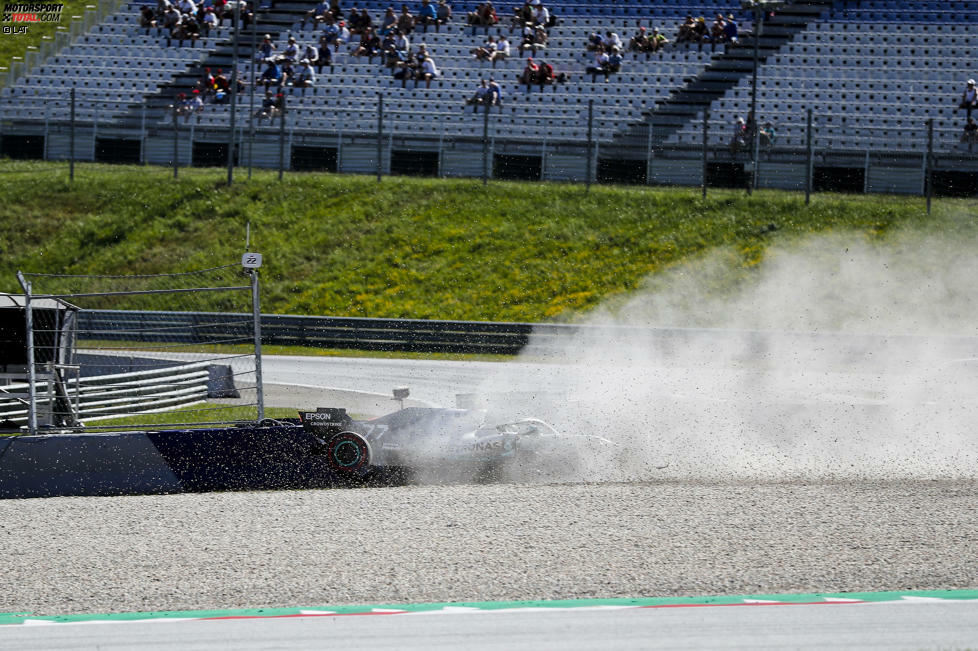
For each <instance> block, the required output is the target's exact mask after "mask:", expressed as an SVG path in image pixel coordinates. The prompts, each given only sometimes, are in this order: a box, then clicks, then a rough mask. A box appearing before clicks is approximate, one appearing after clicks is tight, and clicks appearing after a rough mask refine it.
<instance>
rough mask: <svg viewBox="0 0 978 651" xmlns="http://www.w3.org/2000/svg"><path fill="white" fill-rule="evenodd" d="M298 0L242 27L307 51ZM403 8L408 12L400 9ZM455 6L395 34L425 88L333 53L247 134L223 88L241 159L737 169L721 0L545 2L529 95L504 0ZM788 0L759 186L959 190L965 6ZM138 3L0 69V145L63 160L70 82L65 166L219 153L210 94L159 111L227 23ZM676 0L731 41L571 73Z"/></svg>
mask: <svg viewBox="0 0 978 651" xmlns="http://www.w3.org/2000/svg"><path fill="white" fill-rule="evenodd" d="M154 4H155V3H154ZM313 4H314V3H313V2H312V0H303V1H298V0H279V1H277V2H275V3H274V6H271V5H263V6H259V7H258V10H257V11H256V18H257V21H256V22H257V34H258V35H259V37H260V36H261V35H264V34H266V33H267V34H270V35H271V36H272V38H273V40H275V41H276V42H279V43H280V44H283V43H284V42H285V41H286V39H287V38H288V37H289V36H294V37H296V40H297V42H298V43H299V44H300V45H305V44H314V43H315V42H316V40H317V39H318V30H315V29H314V28H313V27H312V25H311V23H307V24H304V23H303V18H304V15H305V13H306V12H307V11H308V10H309V9H310V8H311V7H312V6H313ZM390 4H391V3H389V2H382V1H379V0H368V1H366V2H364V1H363V0H360V1H358V2H344V3H343V9H344V12H345V11H348V10H349V9H350V7H351V6H354V5H355V6H356V7H360V8H363V7H366V8H368V9H369V10H370V12H371V14H372V16H373V17H374V20H375V22H376V21H377V20H378V19H379V18H380V16H381V15H382V14H383V12H384V10H385V9H386V8H387V7H388V6H389V5H390ZM418 4H420V3H418V2H412V3H410V5H409V6H410V7H411V9H412V10H416V8H417V5H418ZM452 4H453V8H454V19H453V21H452V22H451V23H450V24H448V25H446V26H444V27H442V28H441V29H440V30H439V31H435V30H434V29H433V28H429V29H428V30H427V32H421V31H420V30H419V31H417V32H416V33H415V34H414V35H413V36H412V45H415V46H416V45H417V44H419V43H422V42H423V43H425V44H426V46H427V49H428V50H429V51H430V52H431V54H432V56H433V58H434V59H435V61H436V64H437V66H438V68H439V70H440V72H441V76H440V77H439V78H438V79H437V80H435V81H434V82H432V84H431V87H430V88H426V87H425V86H424V85H423V84H418V85H417V86H416V85H415V83H414V82H407V84H406V87H402V83H401V81H398V80H395V79H393V78H392V76H391V71H390V70H389V69H387V68H385V67H383V66H381V65H379V63H378V60H377V59H373V60H372V61H368V60H367V59H366V58H362V57H361V58H358V57H353V56H351V55H349V53H348V49H349V48H343V49H342V50H341V51H340V52H338V53H337V54H336V55H335V56H334V60H333V65H332V66H330V67H328V68H324V69H323V71H322V73H321V74H320V75H319V76H318V79H317V81H316V84H315V85H314V87H312V88H308V89H304V90H303V89H299V88H291V87H287V88H286V89H285V94H286V101H287V109H288V110H287V114H286V118H285V122H284V129H282V128H281V126H282V125H280V124H279V122H278V121H276V122H275V123H274V124H272V125H268V124H267V122H266V123H264V124H262V125H259V126H257V127H256V131H255V134H254V136H253V137H251V135H250V121H249V118H250V116H251V115H253V114H254V112H255V109H256V104H260V102H261V93H259V92H256V93H255V99H254V100H252V98H251V96H250V94H249V93H248V92H244V93H241V94H239V96H238V106H237V109H238V110H237V112H236V114H237V117H236V120H235V129H236V134H235V142H236V143H237V145H236V146H237V148H238V149H237V151H238V157H237V160H238V163H239V164H246V163H247V162H248V161H249V160H250V161H252V162H253V163H254V165H256V166H259V167H276V166H278V164H279V155H280V151H281V152H283V153H284V165H285V166H286V167H287V168H293V169H328V170H336V171H340V172H362V173H375V172H377V171H380V172H381V173H385V174H387V173H395V174H396V173H423V174H432V175H434V174H438V175H444V176H479V175H480V174H481V173H482V171H483V164H484V163H483V161H484V156H486V154H488V156H487V157H486V160H489V161H491V165H490V167H491V168H492V169H491V170H490V174H491V175H492V176H495V177H505V178H525V179H538V178H539V179H547V180H578V181H579V180H584V179H585V178H596V179H598V180H605V181H627V182H639V183H650V184H651V183H663V184H688V185H698V184H700V183H701V182H703V180H704V175H705V176H706V177H707V180H708V181H709V182H711V183H715V184H729V185H739V184H741V183H743V182H744V178H745V174H746V173H747V172H749V170H750V169H751V168H752V166H753V165H754V162H753V158H754V156H753V152H751V151H749V150H750V148H746V149H747V150H746V151H744V150H741V151H736V150H732V149H731V147H729V142H730V140H731V133H732V131H733V127H734V125H735V124H736V118H737V117H744V116H747V115H748V114H749V113H750V109H751V106H752V93H753V90H754V89H753V88H752V73H753V71H754V45H755V38H754V35H753V31H754V30H753V26H752V24H751V22H752V14H751V13H750V12H747V11H743V10H742V9H741V3H740V2H739V0H661V1H660V0H656V1H654V2H638V1H637V0H625V1H624V2H618V1H615V2H608V1H599V0H574V1H571V2H563V1H554V2H550V3H547V6H548V7H549V8H550V9H551V11H552V12H553V13H554V14H556V16H557V17H558V19H559V24H558V25H557V26H556V27H554V28H552V29H551V31H550V38H549V41H548V43H547V46H546V48H544V49H542V50H540V51H539V52H538V53H537V57H538V58H544V59H546V60H547V61H549V62H550V63H551V64H553V66H554V67H555V68H556V69H557V70H558V71H561V72H566V73H568V74H569V75H570V80H569V81H568V82H567V83H565V84H555V85H553V86H551V87H548V88H546V89H545V90H543V91H541V89H540V88H533V89H532V91H529V92H528V91H527V89H526V87H521V86H519V85H518V83H517V76H518V75H519V73H520V71H521V70H522V67H523V64H524V60H523V59H522V58H521V56H520V55H519V53H518V51H517V50H516V49H515V46H516V44H517V42H518V39H516V38H515V37H516V36H517V35H518V34H517V33H511V32H510V30H509V16H508V14H509V12H510V11H511V5H510V4H509V3H505V4H501V6H500V8H499V12H500V17H501V22H500V24H499V25H498V26H496V27H492V28H489V29H488V30H487V29H485V28H481V27H480V28H477V29H476V28H473V27H471V26H468V25H466V24H465V12H466V11H469V10H471V9H473V8H474V5H475V3H474V2H469V1H467V2H456V3H452ZM785 4H786V6H784V7H783V8H781V9H779V10H778V11H777V12H775V13H773V14H771V15H767V16H765V18H764V23H763V28H762V30H761V34H760V36H759V37H758V39H757V45H758V51H759V65H758V68H757V79H758V83H757V89H756V95H757V97H756V102H757V103H756V107H757V118H758V123H759V124H764V123H765V122H768V121H770V122H771V123H772V124H773V125H774V127H775V130H776V133H777V137H776V139H775V141H774V144H773V146H771V147H765V148H764V149H763V150H762V151H760V152H759V156H758V157H757V165H758V167H757V170H758V174H757V177H758V184H759V185H760V186H762V187H777V188H789V189H801V188H804V186H805V181H806V178H807V177H808V175H809V174H813V176H814V178H815V187H816V189H819V188H825V189H845V190H855V191H871V192H872V191H875V192H903V193H919V192H921V191H922V187H923V183H924V179H925V177H926V176H927V174H928V172H931V173H932V174H933V175H934V180H935V183H936V185H937V187H938V189H941V188H949V189H951V190H952V191H957V192H966V193H975V192H978V145H972V146H970V147H969V146H968V145H967V144H962V143H961V142H960V140H961V134H962V127H963V125H964V123H965V117H964V115H965V114H964V111H961V110H959V109H958V102H959V101H960V95H961V91H962V90H963V88H964V83H965V81H966V80H967V79H968V78H974V77H976V76H978V74H976V73H978V43H976V42H975V40H974V38H973V36H972V35H971V33H973V31H974V30H975V28H976V27H978V12H975V11H973V7H971V9H969V5H973V3H972V2H968V1H965V0H960V1H957V2H955V1H948V2H945V1H936V0H914V1H910V0H862V1H859V0H806V1H797V2H788V3H785ZM397 5H400V3H397ZM140 6H141V5H140V4H136V3H130V4H126V5H123V6H122V7H121V8H120V9H119V10H118V11H116V12H114V13H112V14H111V15H109V16H107V17H106V18H105V19H104V20H102V21H100V22H99V23H98V24H97V25H95V26H94V27H93V28H92V29H90V30H88V31H87V32H86V33H83V34H79V35H77V37H76V38H74V39H73V40H72V41H71V42H70V44H68V45H67V46H66V47H64V48H63V49H61V51H60V52H59V53H57V54H53V55H52V56H49V57H48V58H47V59H46V60H43V61H39V62H38V63H37V65H35V66H33V67H31V68H30V69H29V70H27V71H26V72H25V74H23V75H16V78H12V79H11V80H10V82H9V83H8V84H7V87H5V88H4V89H3V91H2V94H0V117H2V120H3V122H2V127H0V128H2V135H3V153H4V154H6V155H14V156H17V155H21V156H34V157H44V158H49V159H63V158H65V157H66V156H68V151H69V141H70V135H69V129H68V122H69V119H70V102H69V91H70V89H71V88H75V93H76V107H75V116H74V121H75V129H74V133H75V136H74V142H75V145H74V148H75V157H76V158H77V159H78V160H105V161H125V162H146V163H152V164H172V162H173V159H174V151H176V152H177V153H176V157H177V158H178V160H179V163H180V164H181V165H187V164H214V165H221V164H223V162H224V160H225V159H226V156H227V147H228V143H229V139H230V133H229V118H230V110H229V107H228V106H227V105H215V104H208V105H207V107H206V109H205V111H204V112H203V113H202V114H201V116H200V118H199V119H196V118H194V119H191V120H189V121H187V122H186V123H185V121H184V120H183V119H182V118H181V119H180V120H179V125H178V129H179V131H175V129H174V126H173V121H174V120H173V116H172V112H171V111H170V109H169V107H170V106H171V105H172V104H173V101H174V97H175V96H176V95H177V94H178V93H180V92H188V91H189V89H190V87H191V86H192V84H193V83H194V82H195V81H196V80H197V79H199V78H200V76H201V74H202V72H203V70H204V68H211V69H216V68H224V69H226V70H227V69H229V68H230V67H231V66H232V65H233V60H234V48H233V45H232V43H233V41H232V30H231V29H230V28H229V27H228V25H227V21H225V22H224V26H223V27H221V28H219V29H217V30H216V31H212V32H211V34H210V35H209V36H208V37H206V38H203V39H200V40H198V41H197V43H196V44H195V45H193V46H192V47H190V46H189V45H190V44H189V43H187V42H183V43H182V44H181V43H177V42H175V41H173V42H168V41H169V39H168V38H167V37H166V35H165V34H163V33H161V31H160V30H157V29H155V28H150V29H143V28H140V27H139V9H140ZM688 13H690V14H693V15H694V16H699V15H704V16H713V15H714V14H716V13H722V14H724V15H727V14H731V13H732V14H734V15H735V16H736V18H737V21H738V23H739V25H740V32H741V37H740V39H739V43H738V44H736V45H731V44H726V45H719V46H717V47H716V48H715V51H714V50H713V48H711V47H710V46H709V45H704V46H703V47H702V49H701V48H699V47H697V46H696V45H686V44H682V45H677V44H669V45H668V46H666V48H665V49H664V51H663V52H661V53H657V54H653V55H652V56H651V57H648V58H646V56H645V55H644V54H641V55H640V54H632V53H628V54H627V55H626V58H625V62H624V65H623V67H622V70H621V72H620V73H618V74H615V75H611V76H610V77H608V78H604V77H601V76H599V77H597V78H596V80H592V78H591V77H590V76H588V75H586V74H585V73H584V70H585V68H586V66H587V65H589V63H590V59H591V54H590V53H588V52H587V51H586V50H585V47H584V45H585V42H586V40H587V37H588V35H589V34H590V33H591V32H599V33H604V32H607V31H613V32H617V33H618V34H620V35H621V37H622V40H624V41H625V42H626V43H627V41H628V38H629V37H630V36H631V35H632V34H634V33H635V31H636V30H637V28H638V26H639V25H642V26H646V27H648V28H649V29H651V27H652V26H655V27H658V28H660V29H661V30H662V31H663V32H664V33H665V34H667V35H668V37H669V38H670V39H672V38H673V37H674V35H675V33H676V30H677V27H678V25H679V24H680V23H681V22H682V20H683V19H684V17H685V16H686V15H687V14H688ZM487 33H488V34H492V35H496V34H497V33H505V34H506V35H507V36H511V40H513V41H514V42H513V46H514V51H513V54H512V56H511V57H510V58H509V59H507V60H506V61H503V62H501V63H500V64H499V65H498V66H496V67H495V68H492V67H490V65H489V64H488V63H486V62H480V61H477V60H476V59H474V58H473V57H472V55H471V54H470V50H471V49H472V48H473V47H475V46H477V45H479V44H481V42H482V41H483V39H484V38H485V35H486V34H487ZM252 38H253V34H252V29H251V28H246V29H243V30H242V32H241V36H240V41H239V46H238V55H239V57H240V58H239V62H240V63H239V69H240V71H241V76H242V78H244V79H245V80H246V81H250V80H251V78H252V74H258V72H260V70H261V68H260V67H256V71H255V73H252V71H251V69H252V61H253V56H252V55H253V53H254V48H253V45H252ZM279 51H281V47H280V49H279ZM524 56H525V54H524ZM11 76H12V77H14V75H11ZM488 76H494V77H495V78H496V80H497V81H499V82H500V84H501V85H502V88H503V95H502V100H503V101H502V106H501V107H498V108H493V110H492V111H491V113H490V115H489V120H488V136H487V138H485V139H484V138H483V129H484V128H486V124H485V122H484V118H485V116H484V114H483V113H482V112H481V110H480V112H478V113H477V112H475V111H473V110H472V109H471V108H467V109H466V108H464V101H465V99H466V98H468V97H469V96H471V94H472V92H473V91H474V89H475V87H476V86H477V85H478V83H479V80H480V79H481V78H484V77H488ZM379 96H383V98H384V113H383V126H382V129H383V131H382V134H378V118H379V114H378V97H379ZM253 102H254V103H253ZM590 102H593V107H594V116H593V117H594V119H593V125H592V129H590V133H591V139H590V141H589V140H588V133H589V124H588V122H589V120H588V105H589V103H590ZM809 108H811V109H812V111H813V114H814V124H813V129H812V133H811V135H812V138H811V154H809V140H808V130H807V122H806V118H807V110H808V109H809ZM705 114H708V116H709V130H708V132H707V133H706V137H705V141H706V146H705V147H704V129H703V122H704V115H705ZM931 119H932V120H933V126H934V136H933V138H934V139H933V144H932V145H930V146H931V148H932V149H931V151H932V152H933V155H932V156H930V157H928V151H929V149H928V147H929V143H928V128H927V126H928V120H931ZM379 135H380V137H378V136H379ZM283 138H284V143H281V142H280V139H283ZM175 140H176V141H177V143H176V147H175V146H174V141H175ZM252 142H253V146H252V145H251V143H252ZM378 152H379V154H380V165H379V170H378ZM704 152H705V160H704ZM928 159H930V160H929V161H928Z"/></svg>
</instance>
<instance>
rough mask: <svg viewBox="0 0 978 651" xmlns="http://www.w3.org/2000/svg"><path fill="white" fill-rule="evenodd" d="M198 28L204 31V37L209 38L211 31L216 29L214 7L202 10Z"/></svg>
mask: <svg viewBox="0 0 978 651" xmlns="http://www.w3.org/2000/svg"><path fill="white" fill-rule="evenodd" d="M200 26H201V28H202V29H203V30H204V35H205V36H210V33H211V30H212V29H217V15H216V14H215V13H214V7H208V8H207V9H205V10H204V17H203V19H201V21H200Z"/></svg>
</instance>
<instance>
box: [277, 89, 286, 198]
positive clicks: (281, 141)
mask: <svg viewBox="0 0 978 651" xmlns="http://www.w3.org/2000/svg"><path fill="white" fill-rule="evenodd" d="M284 91H285V89H284V88H283V89H282V93H281V95H282V105H281V106H279V114H278V180H279V181H281V180H282V176H283V174H284V173H285V112H286V105H285V97H286V95H285V92H284Z"/></svg>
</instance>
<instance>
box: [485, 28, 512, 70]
mask: <svg viewBox="0 0 978 651" xmlns="http://www.w3.org/2000/svg"><path fill="white" fill-rule="evenodd" d="M508 57H509V39H507V38H506V36H505V35H503V36H500V37H499V38H498V39H497V40H496V51H495V52H493V53H492V54H491V55H489V60H490V61H492V67H493V68H495V67H496V63H497V62H499V61H505V60H506V59H507V58H508Z"/></svg>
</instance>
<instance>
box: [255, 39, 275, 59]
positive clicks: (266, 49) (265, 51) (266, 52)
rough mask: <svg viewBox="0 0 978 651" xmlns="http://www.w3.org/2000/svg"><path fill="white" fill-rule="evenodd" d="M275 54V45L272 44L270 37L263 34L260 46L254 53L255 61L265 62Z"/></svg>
mask: <svg viewBox="0 0 978 651" xmlns="http://www.w3.org/2000/svg"><path fill="white" fill-rule="evenodd" d="M274 53H275V44H274V43H272V35H271V34H265V38H263V39H262V41H261V44H260V45H259V46H258V51H257V52H255V61H267V60H269V59H271V58H272V55H273V54H274Z"/></svg>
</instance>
